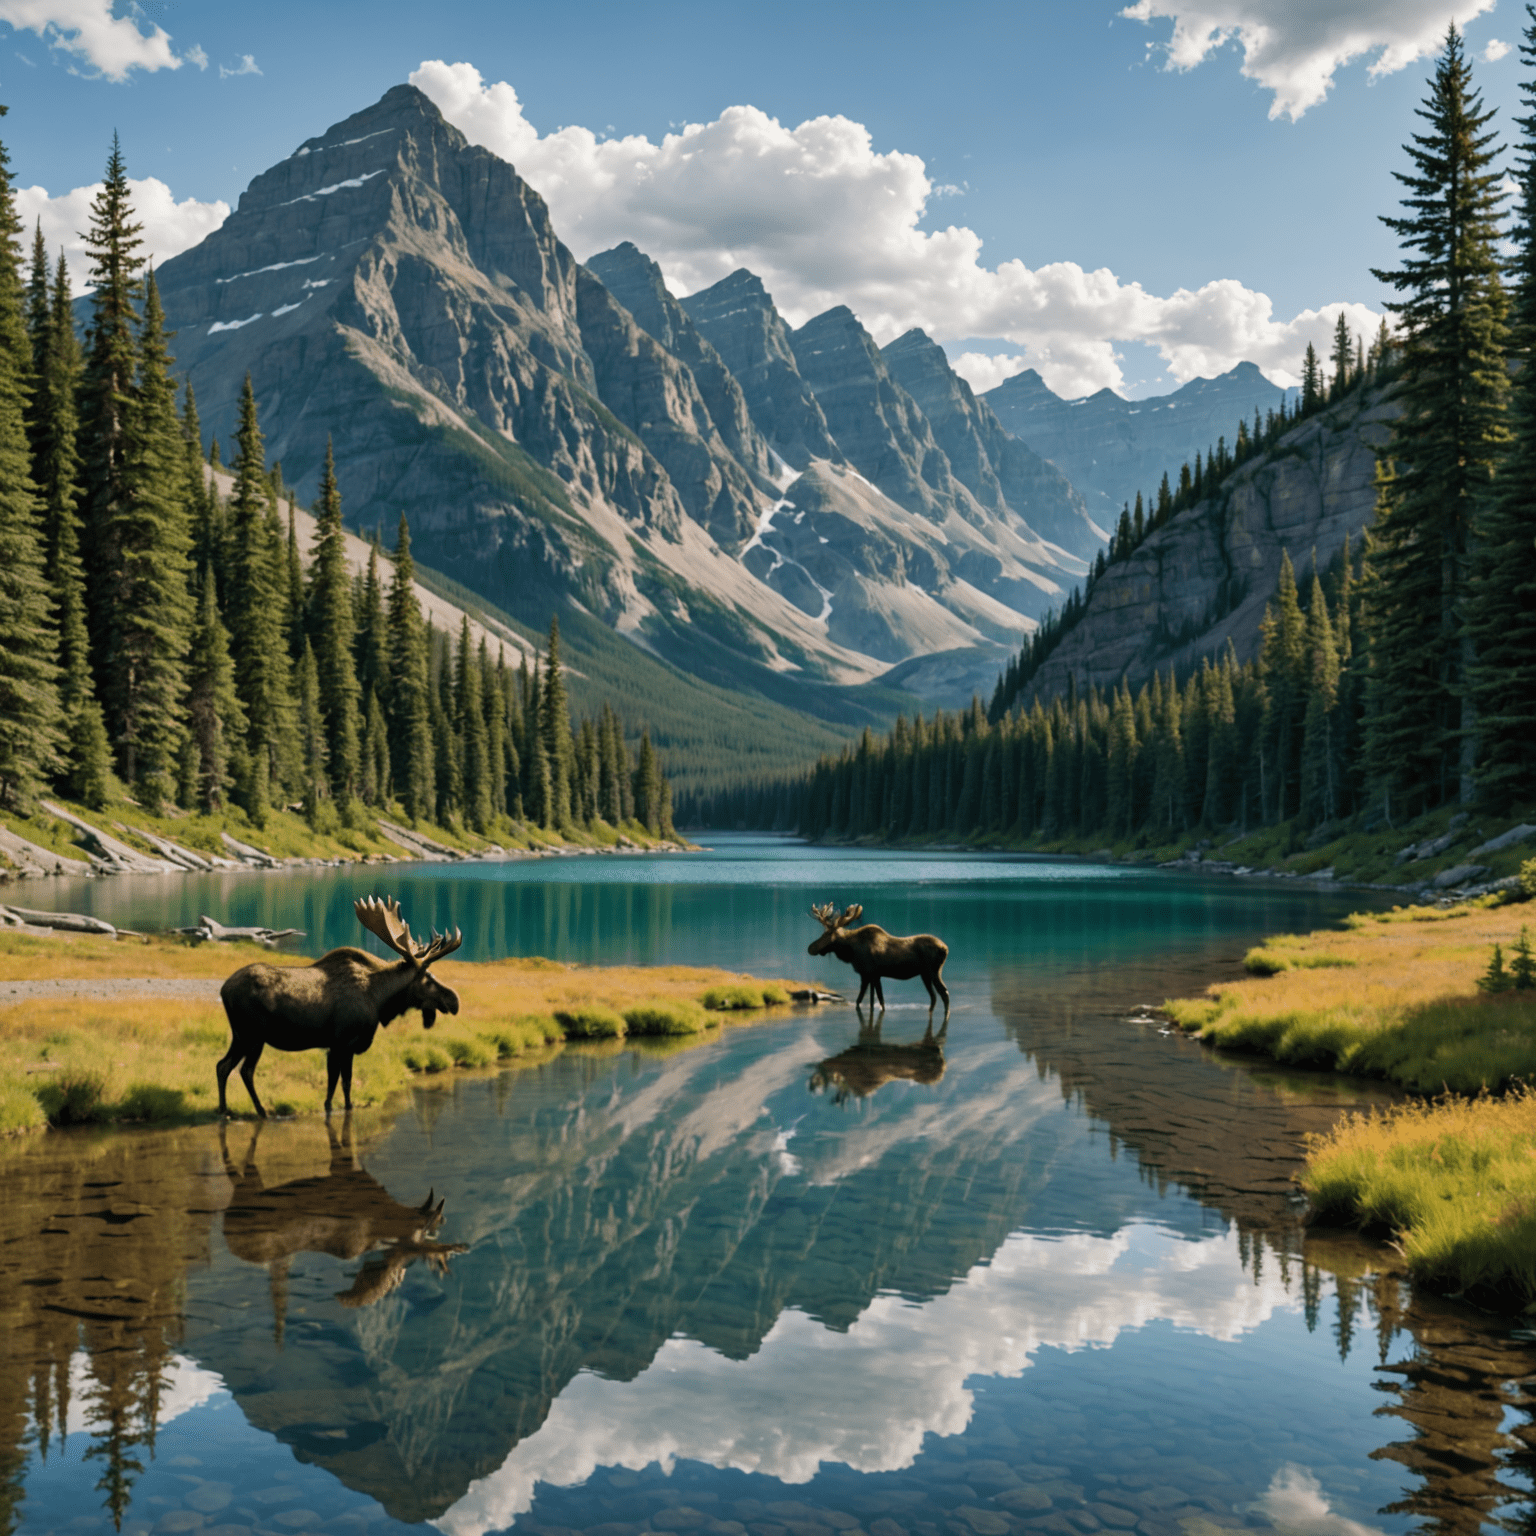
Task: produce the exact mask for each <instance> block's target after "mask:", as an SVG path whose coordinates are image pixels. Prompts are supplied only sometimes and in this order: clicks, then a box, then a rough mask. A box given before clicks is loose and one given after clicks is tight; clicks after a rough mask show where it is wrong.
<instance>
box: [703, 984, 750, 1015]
mask: <svg viewBox="0 0 1536 1536" xmlns="http://www.w3.org/2000/svg"><path fill="white" fill-rule="evenodd" d="M703 1002H704V1006H705V1007H706V1008H708V1009H709V1010H710V1011H711V1012H714V1013H728V1012H730V1011H731V1010H733V1009H738V1008H761V1007H762V1006H763V989H762V988H761V987H760V986H758V985H757V984H756V983H755V982H752V983H748V982H743V981H736V982H731V983H729V984H728V985H727V986H723V987H711V988H710V989H709V991H707V992H706V993H705V994H704V998H703Z"/></svg>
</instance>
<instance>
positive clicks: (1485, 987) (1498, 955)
mask: <svg viewBox="0 0 1536 1536" xmlns="http://www.w3.org/2000/svg"><path fill="white" fill-rule="evenodd" d="M1514 984H1515V978H1514V977H1513V976H1511V975H1510V974H1509V972H1508V971H1507V970H1505V969H1504V946H1503V945H1502V944H1495V945H1494V946H1493V958H1492V959H1491V960H1490V961H1489V962H1488V969H1487V970H1486V971H1484V972H1483V974H1482V975H1481V976H1479V977H1478V978H1477V988H1478V991H1480V992H1508V991H1509V990H1510V989H1511V988H1512V987H1513V986H1514Z"/></svg>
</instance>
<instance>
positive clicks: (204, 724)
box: [187, 565, 246, 811]
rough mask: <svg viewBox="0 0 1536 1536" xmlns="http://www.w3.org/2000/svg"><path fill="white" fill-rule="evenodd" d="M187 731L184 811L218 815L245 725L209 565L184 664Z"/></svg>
mask: <svg viewBox="0 0 1536 1536" xmlns="http://www.w3.org/2000/svg"><path fill="white" fill-rule="evenodd" d="M187 728H188V736H189V739H190V741H191V744H192V749H193V757H194V763H195V768H194V774H193V792H194V797H193V802H192V805H189V806H188V807H187V808H188V809H189V810H190V809H192V808H193V806H196V807H198V808H200V809H203V810H206V811H219V810H222V809H223V808H224V804H225V797H226V796H227V795H228V793H229V790H230V788H231V786H232V785H233V784H234V783H235V782H236V780H237V779H238V778H239V776H240V773H239V770H240V767H241V765H240V763H239V759H240V757H241V756H242V755H243V754H244V752H245V732H246V720H245V710H244V708H243V707H242V706H241V703H240V695H239V694H238V693H237V692H236V690H235V666H234V662H233V661H232V660H231V658H230V648H229V632H228V630H226V629H225V628H224V621H223V620H222V619H221V618H220V617H219V605H218V598H217V587H216V583H215V581H214V579H213V567H212V566H211V565H204V567H203V570H202V575H201V578H200V580H199V583H198V594H197V620H196V623H195V624H194V625H193V628H192V650H191V655H190V656H189V658H188V662H187Z"/></svg>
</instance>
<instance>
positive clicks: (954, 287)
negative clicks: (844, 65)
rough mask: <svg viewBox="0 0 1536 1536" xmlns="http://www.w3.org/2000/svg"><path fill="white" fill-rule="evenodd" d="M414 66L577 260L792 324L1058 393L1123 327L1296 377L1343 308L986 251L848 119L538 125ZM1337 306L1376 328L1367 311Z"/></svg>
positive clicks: (915, 167) (1108, 381)
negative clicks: (1290, 307)
mask: <svg viewBox="0 0 1536 1536" xmlns="http://www.w3.org/2000/svg"><path fill="white" fill-rule="evenodd" d="M410 78H411V82H412V84H414V85H416V86H418V87H420V89H422V90H423V91H425V92H426V94H427V95H428V96H430V97H431V98H432V100H433V101H435V102H436V103H437V105H438V106H439V108H440V109H441V110H442V112H443V114H444V116H446V117H447V118H448V120H449V121H450V122H452V123H454V124H456V125H457V126H458V127H459V128H460V129H461V130H462V131H463V132H464V134H465V135H466V136H467V137H468V138H469V139H470V140H472V141H473V142H474V143H477V144H482V145H484V146H485V147H486V148H487V149H490V150H492V151H494V152H495V153H496V154H498V155H500V156H501V157H502V158H503V159H506V160H509V161H511V162H512V164H513V165H515V166H516V167H517V169H518V171H519V172H520V173H521V174H522V175H523V176H525V177H526V178H527V179H528V181H529V182H530V183H531V184H532V185H533V186H534V187H535V188H537V190H538V191H539V192H541V193H542V194H543V195H544V197H545V198H546V199H547V200H548V202H549V204H550V209H551V212H552V214H553V216H554V221H555V227H556V229H557V230H558V232H559V233H560V235H561V237H562V238H563V239H564V240H565V241H566V242H567V243H568V244H569V245H570V246H571V247H572V249H573V250H574V251H575V253H576V255H577V256H578V257H580V258H583V259H585V258H586V257H589V256H591V255H593V254H594V253H596V252H597V251H600V250H604V249H606V248H607V247H609V246H612V245H615V244H617V243H618V242H619V241H621V240H633V241H634V242H635V244H636V245H638V246H639V247H640V248H641V249H642V250H643V251H646V252H647V253H648V254H649V255H651V256H652V257H654V258H655V260H656V261H658V262H659V263H660V264H661V267H662V270H663V272H664V273H665V274H666V278H667V281H668V284H669V285H670V286H671V288H672V290H673V291H674V292H675V293H679V294H688V293H692V292H695V291H696V290H697V289H699V288H703V287H707V286H708V285H709V284H711V283H714V282H717V281H718V280H719V279H720V278H722V277H725V276H727V275H728V274H729V273H731V272H732V271H734V270H735V269H736V268H737V267H742V266H745V267H750V268H751V270H752V271H754V272H756V273H757V274H758V276H759V277H761V278H762V279H763V282H764V283H765V284H766V286H767V288H768V291H769V292H770V293H771V294H772V295H773V297H774V300H775V302H776V303H777V304H778V307H779V309H780V310H781V311H782V312H783V314H784V316H785V318H786V319H787V320H789V322H790V323H791V324H795V325H799V324H803V323H804V322H805V321H806V320H808V319H809V318H810V317H811V316H812V315H815V314H819V313H820V312H821V311H822V310H825V309H828V308H830V307H831V306H832V305H834V304H847V305H849V306H850V307H851V308H852V309H853V310H854V311H855V312H856V313H857V314H858V316H859V318H860V320H862V321H863V323H864V324H865V326H866V327H868V329H869V330H870V331H871V332H872V333H873V334H874V336H875V337H876V339H877V340H878V341H880V342H882V343H883V342H886V341H889V340H891V339H892V338H893V337H895V336H897V335H899V334H901V332H903V331H905V330H907V329H908V328H909V327H911V326H921V327H922V328H923V329H924V330H926V331H928V332H929V333H930V334H931V335H933V336H934V337H935V338H937V339H940V340H942V339H945V338H948V337H958V336H975V337H996V338H999V339H1000V340H1002V341H1005V342H1008V343H1009V344H1011V345H1012V346H1014V347H1016V348H1018V349H1019V356H1020V357H1021V358H1022V359H1024V361H1025V362H1027V363H1028V364H1029V365H1030V366H1033V367H1036V368H1038V369H1039V370H1040V372H1041V374H1042V376H1043V377H1044V378H1045V380H1046V382H1047V383H1049V384H1050V386H1051V387H1052V388H1053V389H1055V390H1057V391H1058V392H1059V393H1062V394H1066V395H1077V394H1086V393H1089V392H1091V391H1093V390H1096V389H1101V388H1103V387H1105V386H1106V385H1107V386H1109V387H1110V388H1117V389H1118V388H1123V386H1124V382H1125V381H1124V376H1123V374H1122V372H1121V367H1120V363H1119V360H1118V358H1117V357H1116V352H1115V348H1116V343H1118V342H1127V341H1141V342H1146V343H1148V344H1149V345H1151V346H1153V347H1155V348H1156V349H1157V351H1158V352H1159V353H1160V354H1161V356H1162V358H1163V360H1164V363H1165V365H1166V366H1167V368H1168V371H1169V372H1170V373H1171V374H1172V375H1173V376H1174V377H1175V378H1176V379H1178V380H1180V381H1181V382H1182V381H1184V380H1187V379H1190V378H1194V377H1196V376H1198V375H1202V374H1203V375H1211V374H1215V373H1221V372H1224V371H1225V370H1226V369H1228V368H1231V367H1232V366H1233V365H1234V364H1235V363H1238V362H1241V361H1243V360H1244V359H1249V360H1251V361H1253V362H1256V363H1258V364H1259V366H1260V367H1261V368H1263V369H1264V370H1265V372H1267V373H1268V374H1269V375H1270V376H1271V377H1272V378H1274V379H1275V380H1276V381H1277V382H1280V383H1285V384H1290V383H1295V382H1297V378H1298V370H1299V367H1300V360H1301V353H1302V351H1303V350H1304V349H1305V346H1306V343H1307V342H1308V341H1309V340H1310V341H1313V342H1315V343H1316V344H1317V345H1318V347H1319V348H1320V349H1325V348H1326V345H1327V343H1328V340H1329V338H1330V336H1331V334H1332V327H1333V322H1334V319H1335V317H1336V316H1337V313H1338V310H1339V308H1340V307H1341V306H1340V305H1338V304H1328V305H1323V306H1320V307H1319V308H1318V309H1317V310H1308V311H1305V312H1303V313H1302V314H1300V315H1297V316H1295V317H1293V318H1291V319H1289V320H1286V319H1279V318H1276V317H1275V315H1274V313H1273V306H1272V304H1271V302H1270V300H1269V299H1268V297H1266V296H1265V295H1264V294H1262V293H1256V292H1254V291H1253V290H1251V289H1248V288H1245V287H1244V286H1243V285H1242V284H1241V283H1239V282H1237V281H1236V280H1233V279H1226V280H1222V281H1217V282H1212V283H1207V284H1206V285H1205V286H1204V287H1202V288H1200V289H1198V290H1195V291H1190V290H1187V289H1180V290H1179V291H1178V292H1176V293H1173V294H1171V295H1168V296H1166V297H1164V296H1159V295H1156V294H1151V293H1148V292H1147V291H1146V290H1145V289H1143V288H1142V287H1141V286H1140V284H1137V283H1127V282H1124V281H1122V280H1121V279H1120V278H1119V277H1117V276H1116V275H1115V274H1114V273H1113V272H1111V271H1109V270H1107V269H1104V268H1101V269H1099V270H1098V271H1092V272H1090V271H1086V270H1085V269H1084V268H1082V267H1080V266H1078V265H1077V264H1076V263H1075V262H1056V263H1052V264H1050V265H1047V266H1043V267H1040V268H1037V269H1033V270H1032V269H1030V268H1028V267H1026V266H1025V265H1024V264H1023V262H1021V261H1004V262H1002V263H1000V264H999V265H998V266H996V267H987V266H985V265H983V263H982V260H981V246H982V242H981V238H980V236H978V235H977V234H976V233H975V231H974V230H971V229H968V228H966V227H964V226H961V225H953V224H952V225H950V226H949V227H948V228H945V229H940V230H933V231H925V230H923V229H922V228H921V227H920V223H921V220H922V219H923V217H924V214H925V212H926V211H927V208H928V204H929V201H930V199H932V198H933V197H934V196H935V188H934V185H933V183H932V182H931V181H930V180H929V177H928V175H927V171H926V168H925V167H924V164H923V161H922V160H921V159H920V158H919V157H918V156H916V155H910V154H904V153H902V152H901V151H899V150H889V151H884V152H881V151H878V150H876V149H875V147H874V145H873V143H872V141H871V138H870V134H869V130H868V129H866V128H865V127H864V126H863V125H862V124H860V123H856V122H853V121H851V120H850V119H848V118H846V117H818V118H812V119H810V120H809V121H807V122H804V123H801V124H800V125H799V126H798V127H795V128H786V127H785V126H784V125H783V124H781V123H780V122H778V121H777V120H776V119H774V118H772V117H769V116H768V115H767V114H766V113H764V112H761V111H759V110H758V109H757V108H755V107H749V106H736V107H728V108H727V109H726V110H725V111H724V112H722V113H721V114H720V116H719V117H718V118H716V119H715V120H714V121H713V122H709V123H691V124H687V125H685V126H683V127H682V128H681V129H679V130H678V131H677V132H675V133H669V134H667V135H666V136H665V137H664V138H663V139H662V140H661V142H660V143H653V142H652V141H651V140H650V139H647V138H645V137H643V136H638V135H631V136H629V137H625V138H611V139H602V138H599V137H598V135H597V134H595V133H594V132H593V131H592V130H591V129H588V128H582V127H569V128H561V129H558V130H556V131H555V132H553V133H549V134H542V135H541V134H540V133H539V131H538V129H537V128H535V127H534V126H533V124H531V123H530V122H529V121H528V120H527V118H526V117H525V116H524V115H523V109H522V104H521V102H520V101H519V100H518V97H517V92H516V91H515V90H514V89H513V87H512V86H511V85H509V84H507V83H506V82H505V81H501V82H497V83H494V84H487V83H485V82H484V81H483V80H482V78H481V75H480V72H479V71H478V70H477V69H475V68H474V66H473V65H470V64H465V63H459V64H451V65H450V64H447V63H444V62H443V61H441V60H433V61H428V62H425V63H423V64H422V65H421V67H420V68H419V69H417V70H416V71H415V72H414V73H413V74H412V75H411V77H410ZM1343 307H1344V308H1345V309H1346V311H1347V312H1348V314H1349V319H1350V324H1351V326H1352V327H1354V328H1356V329H1364V330H1366V331H1368V332H1374V330H1375V328H1376V322H1377V318H1378V317H1377V316H1376V315H1375V314H1373V313H1372V312H1371V311H1369V310H1367V309H1366V308H1365V307H1364V306H1363V305H1345V306H1343Z"/></svg>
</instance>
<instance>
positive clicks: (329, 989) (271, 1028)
mask: <svg viewBox="0 0 1536 1536" xmlns="http://www.w3.org/2000/svg"><path fill="white" fill-rule="evenodd" d="M352 910H353V911H354V912H356V913H357V920H358V922H360V923H361V924H362V925H363V927H364V928H366V929H367V930H368V932H369V933H371V934H373V935H375V937H377V938H380V939H382V940H383V941H384V943H385V944H387V945H388V946H389V947H390V948H391V949H392V950H394V952H395V953H396V954H397V955H399V957H400V958H399V959H398V960H393V961H391V960H383V959H380V958H379V956H377V955H370V954H369V953H368V951H367V950H365V949H352V948H350V947H347V948H343V949H333V950H332V951H331V952H330V953H329V954H327V955H322V956H321V957H320V958H319V959H318V960H316V961H315V963H314V964H313V965H307V966H281V965H267V964H265V963H263V962H257V963H256V964H255V965H247V966H245V967H243V968H242V969H240V970H238V971H236V972H235V974H234V975H233V976H231V977H230V978H229V980H228V981H226V982H225V983H224V985H223V987H222V988H220V990H219V996H220V998H222V999H223V1002H224V1012H225V1013H226V1014H227V1015H228V1016H229V1030H230V1035H231V1037H232V1038H231V1040H230V1043H229V1050H228V1051H226V1052H225V1054H224V1056H223V1058H222V1059H221V1060H220V1061H219V1064H218V1066H217V1067H216V1068H215V1070H216V1071H217V1073H218V1078H219V1113H220V1114H221V1115H227V1114H228V1113H229V1106H228V1104H227V1103H226V1102H225V1096H224V1091H225V1084H226V1083H227V1082H228V1081H229V1074H230V1073H231V1072H232V1071H233V1070H234V1069H235V1067H236V1066H239V1068H240V1077H241V1079H242V1081H243V1082H244V1083H245V1087H246V1091H247V1092H248V1093H249V1094H250V1096H251V1103H252V1104H254V1105H255V1106H256V1113H257V1114H258V1115H259V1116H260V1117H261V1118H262V1119H263V1120H265V1119H266V1118H267V1111H266V1109H265V1108H264V1107H263V1106H262V1102H261V1100H260V1099H259V1098H257V1096H256V1063H257V1062H258V1061H260V1060H261V1053H262V1051H263V1050H264V1049H265V1048H266V1047H267V1046H269V1045H270V1046H271V1047H272V1048H273V1050H276V1051H318V1050H323V1051H324V1052H325V1053H326V1057H325V1065H326V1087H325V1112H326V1114H330V1112H331V1101H332V1100H333V1099H334V1098H335V1097H336V1084H337V1083H338V1082H340V1083H341V1091H342V1095H343V1101H344V1102H345V1104H346V1107H347V1108H348V1109H351V1108H352V1058H353V1057H354V1056H361V1055H362V1054H363V1052H364V1051H366V1050H367V1049H368V1047H369V1046H370V1045H372V1044H373V1037H374V1034H375V1032H376V1031H377V1030H378V1028H379V1026H380V1025H381V1024H384V1025H387V1024H388V1023H389V1022H390V1021H391V1020H392V1019H398V1018H399V1017H400V1015H401V1014H402V1013H404V1012H406V1010H407V1009H410V1008H419V1009H421V1022H422V1024H423V1026H424V1027H425V1028H427V1029H431V1028H432V1026H433V1025H434V1024H435V1023H436V1022H437V1016H438V1014H439V1013H457V1012H458V1011H459V995H458V993H457V992H455V991H454V990H453V989H452V988H451V987H445V986H444V985H443V984H442V982H440V981H439V980H438V979H437V978H436V977H435V976H433V975H431V974H430V973H429V971H428V967H429V966H430V965H431V964H432V963H433V961H435V960H440V959H442V957H443V956H444V955H447V954H451V953H452V952H453V951H454V950H456V949H457V948H458V947H459V945H460V944H462V943H463V942H464V936H463V934H461V933H460V932H459V930H458V929H457V928H455V929H454V931H453V932H452V933H451V934H449V933H442V934H440V933H437V932H435V931H434V932H433V934H432V937H431V939H430V940H429V941H428V942H426V943H425V944H423V943H419V942H417V941H416V940H414V939H412V937H411V930H410V928H409V927H408V926H407V925H406V921H405V919H404V918H403V917H401V915H400V904H399V902H397V901H395V900H394V899H393V898H388V899H386V900H384V901H380V900H378V898H377V897H374V896H365V897H363V899H362V900H361V901H357V902H354V903H353V907H352Z"/></svg>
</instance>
